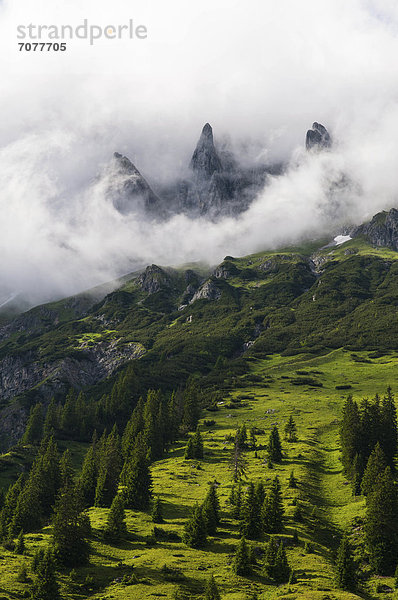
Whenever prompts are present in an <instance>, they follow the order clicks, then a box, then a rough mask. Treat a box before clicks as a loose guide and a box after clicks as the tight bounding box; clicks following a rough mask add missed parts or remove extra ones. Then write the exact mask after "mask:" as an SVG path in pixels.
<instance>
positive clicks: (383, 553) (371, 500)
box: [365, 467, 398, 575]
mask: <svg viewBox="0 0 398 600" xmlns="http://www.w3.org/2000/svg"><path fill="white" fill-rule="evenodd" d="M397 512H398V496H397V490H396V486H395V483H394V480H393V478H392V475H391V471H390V469H389V468H388V467H387V469H386V470H385V471H384V473H383V474H382V476H381V477H380V478H379V480H378V482H377V485H376V486H375V488H374V489H373V491H372V492H371V493H370V494H369V496H368V498H367V511H366V520H365V540H366V544H367V548H368V552H369V557H370V563H371V565H372V566H373V568H374V569H375V571H376V572H377V573H379V574H381V575H388V574H390V573H393V572H394V569H395V565H396V557H397V554H398V530H397V526H396V522H397V521H396V519H397Z"/></svg>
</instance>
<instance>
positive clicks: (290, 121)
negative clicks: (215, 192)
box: [0, 0, 398, 302]
mask: <svg viewBox="0 0 398 600" xmlns="http://www.w3.org/2000/svg"><path fill="white" fill-rule="evenodd" d="M130 18H132V19H133V20H134V22H135V23H136V24H137V25H138V24H143V25H145V26H146V27H147V30H148V37H147V39H145V40H137V39H135V40H129V39H124V40H107V39H102V40H98V41H97V42H95V43H94V45H92V46H91V45H90V43H89V41H87V40H83V39H73V40H68V41H67V50H66V52H62V53H61V52H47V51H44V52H26V51H19V49H18V43H17V42H18V41H20V40H17V36H16V28H17V26H18V25H21V24H22V25H28V24H29V23H35V24H47V25H49V24H58V25H62V24H71V25H73V26H76V25H79V24H80V23H82V22H83V20H84V19H88V21H89V22H90V23H92V24H98V25H100V26H105V25H119V24H123V23H126V22H128V20H129V19H130ZM397 32H398V9H397V7H396V3H395V2H394V1H393V0H372V1H371V0H368V1H365V0H363V1H359V0H350V1H349V2H347V0H303V1H302V2H299V3H298V2H297V3H295V2H292V1H291V0H249V1H248V2H245V3H243V1H242V0H240V1H239V2H238V1H231V0H229V1H228V2H227V1H225V0H217V2H214V1H210V0H202V1H201V2H200V3H188V2H187V1H186V0H169V1H168V2H164V0H151V1H150V2H148V1H145V2H144V1H143V0H139V1H137V2H134V3H131V2H128V1H127V0H125V1H121V0H114V1H113V2H111V3H110V2H108V1H105V0H95V1H87V0H86V1H85V2H82V1H81V0H80V1H77V0H70V1H68V3H67V4H66V3H65V2H64V1H63V0H62V1H61V0H35V2H32V1H31V0H18V1H16V0H2V1H0V67H1V73H2V81H1V84H0V114H1V118H0V210H1V217H0V252H1V261H0V292H1V293H0V296H1V294H5V295H7V293H11V292H17V293H21V294H22V295H25V296H26V295H29V296H30V297H31V298H32V301H34V302H39V301H46V300H48V299H51V298H55V297H61V296H64V295H69V294H72V293H75V292H77V291H80V290H83V289H86V288H88V287H91V286H94V285H97V284H99V283H101V282H104V281H108V280H111V279H113V278H115V277H117V276H119V275H121V274H124V273H127V272H130V271H132V270H134V269H136V268H138V267H141V266H143V265H145V264H148V263H153V262H154V263H157V264H163V265H176V264H180V263H183V262H190V261H207V262H209V263H210V264H215V263H217V262H218V261H220V260H221V259H222V258H223V257H224V256H225V255H226V254H229V255H235V256H237V255H242V254H247V253H250V252H255V251H258V250H260V249H268V248H277V247H278V246H281V245H286V244H288V243H295V242H297V241H300V240H301V239H303V238H306V237H321V236H322V235H325V234H326V235H329V234H330V235H331V234H338V233H342V232H343V231H344V228H345V225H346V224H347V223H359V222H361V221H362V220H364V219H367V218H369V217H371V216H372V215H373V214H374V213H375V212H377V211H378V210H381V209H388V208H390V207H392V206H397V205H398V201H397V187H398V183H397V176H396V172H397V164H398V135H397V133H398V104H397V98H398V70H397V68H396V60H397V59H396V57H397V56H398V38H397ZM206 121H208V122H210V123H211V124H212V126H213V130H214V134H215V139H216V143H218V144H219V145H221V144H223V143H225V142H226V141H228V144H229V145H230V146H231V147H232V148H233V149H234V151H235V154H236V155H237V156H238V157H239V159H240V161H241V162H242V163H244V164H246V165H248V164H251V163H255V164H259V163H261V162H271V163H272V162H275V161H281V160H282V161H284V163H286V165H287V166H286V170H285V173H284V175H283V176H281V177H275V178H272V179H271V180H270V181H269V183H268V185H267V186H266V187H265V188H264V189H263V190H262V191H261V192H260V193H259V195H258V197H257V198H256V200H255V201H254V202H253V204H252V205H251V207H250V208H249V210H248V211H246V212H244V213H243V214H241V215H240V216H239V217H238V218H236V219H232V218H224V219H221V220H219V221H217V222H216V223H214V222H211V221H206V220H205V219H189V218H188V217H186V216H183V215H177V216H175V217H173V218H171V219H169V220H167V221H166V222H153V221H151V220H149V219H144V218H143V216H142V214H139V213H138V212H137V213H135V214H134V213H133V214H130V215H128V216H122V215H120V214H119V213H118V212H117V211H116V210H115V209H114V207H113V205H112V203H111V202H109V198H107V195H106V193H105V192H106V189H105V184H104V180H103V179H102V178H101V176H100V174H101V173H102V172H103V171H104V169H105V167H106V165H107V164H108V163H109V161H110V160H111V157H112V154H113V152H114V151H118V152H121V153H123V154H125V155H126V156H128V157H129V158H130V159H131V160H132V161H133V162H134V164H135V165H136V167H137V168H138V169H139V170H140V171H141V172H142V173H143V175H144V176H145V177H146V178H147V180H148V181H149V183H150V184H151V186H152V187H153V189H154V190H155V191H157V190H158V189H161V187H162V186H163V185H164V184H168V183H170V182H173V181H175V180H176V179H177V178H178V177H181V176H183V175H184V173H186V169H187V165H188V164H189V160H190V157H191V155H192V152H193V149H194V147H195V144H196V141H197V139H198V137H199V134H200V131H201V128H202V126H203V124H204V123H205V122H206ZM313 121H318V122H320V123H322V124H324V125H325V126H326V127H327V128H328V130H329V131H330V133H331V134H332V136H333V140H334V144H333V148H332V150H331V151H328V152H324V153H310V154H309V153H306V152H305V150H304V140H305V133H306V130H307V129H308V128H309V127H310V126H311V124H312V122H313ZM343 176H344V181H345V184H344V185H340V186H339V187H337V188H336V187H335V184H336V183H341V181H342V177H343ZM331 189H334V192H333V193H331ZM0 300H1V298H0Z"/></svg>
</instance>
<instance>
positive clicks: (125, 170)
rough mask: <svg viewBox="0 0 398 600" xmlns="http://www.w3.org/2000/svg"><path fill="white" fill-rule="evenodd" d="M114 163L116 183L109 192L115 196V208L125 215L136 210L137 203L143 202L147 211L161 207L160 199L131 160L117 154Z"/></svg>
mask: <svg viewBox="0 0 398 600" xmlns="http://www.w3.org/2000/svg"><path fill="white" fill-rule="evenodd" d="M113 161H114V162H113V174H114V177H115V182H114V183H113V184H112V185H111V186H110V190H109V192H110V194H111V196H113V202H114V205H115V207H116V208H117V209H118V210H119V211H120V212H121V213H124V214H126V213H128V212H130V211H131V210H133V209H134V208H136V205H137V202H142V203H143V206H144V207H145V208H146V209H147V210H154V209H157V208H158V207H159V205H160V200H159V198H158V197H157V196H156V194H155V193H154V192H153V190H152V189H151V187H150V185H149V184H148V182H147V180H146V179H145V177H143V176H142V175H141V173H140V172H139V170H138V169H137V168H136V167H135V165H133V163H132V162H131V160H129V159H128V158H127V156H123V155H122V154H119V153H118V152H115V153H114V154H113Z"/></svg>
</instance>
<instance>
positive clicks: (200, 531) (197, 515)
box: [183, 504, 207, 548]
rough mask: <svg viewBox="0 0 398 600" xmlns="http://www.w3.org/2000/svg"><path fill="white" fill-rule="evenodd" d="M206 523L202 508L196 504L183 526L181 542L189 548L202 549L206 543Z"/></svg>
mask: <svg viewBox="0 0 398 600" xmlns="http://www.w3.org/2000/svg"><path fill="white" fill-rule="evenodd" d="M206 533H207V531H206V522H205V519H204V517H203V511H202V507H201V506H199V505H198V504H196V505H195V506H194V507H193V509H192V512H191V516H190V518H189V519H188V521H187V522H186V523H185V526H184V533H183V541H184V543H185V544H187V546H190V547H191V548H203V546H204V545H205V544H206V542H207V535H206Z"/></svg>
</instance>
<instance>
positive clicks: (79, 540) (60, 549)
mask: <svg viewBox="0 0 398 600" xmlns="http://www.w3.org/2000/svg"><path fill="white" fill-rule="evenodd" d="M81 508H82V507H81V501H80V497H79V494H77V493H76V488H75V487H74V486H71V485H69V486H67V487H65V488H63V489H62V490H61V493H60V495H59V497H58V499H57V503H56V506H55V512H54V518H53V541H52V543H53V548H54V554H55V557H56V559H57V561H58V562H59V563H60V564H62V565H63V566H65V567H75V566H80V565H81V564H84V563H85V562H86V561H87V559H88V557H89V554H90V546H89V543H88V540H87V538H88V536H89V534H90V521H89V519H88V517H87V515H86V514H84V513H83V512H82V509H81Z"/></svg>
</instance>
